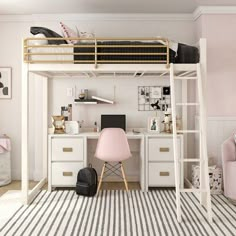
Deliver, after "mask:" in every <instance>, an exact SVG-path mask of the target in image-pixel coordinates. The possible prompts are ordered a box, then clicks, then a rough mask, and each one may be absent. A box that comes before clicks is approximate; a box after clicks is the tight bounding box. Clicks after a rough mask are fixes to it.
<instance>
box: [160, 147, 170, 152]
mask: <svg viewBox="0 0 236 236" xmlns="http://www.w3.org/2000/svg"><path fill="white" fill-rule="evenodd" d="M169 151H170V149H169V148H168V147H161V148H160V152H169Z"/></svg>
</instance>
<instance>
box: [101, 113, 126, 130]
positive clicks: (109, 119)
mask: <svg viewBox="0 0 236 236" xmlns="http://www.w3.org/2000/svg"><path fill="white" fill-rule="evenodd" d="M104 128H121V129H123V130H124V131H126V116H125V115H101V129H104Z"/></svg>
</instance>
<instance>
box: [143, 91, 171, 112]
mask: <svg viewBox="0 0 236 236" xmlns="http://www.w3.org/2000/svg"><path fill="white" fill-rule="evenodd" d="M170 106H171V96H170V86H138V110H139V111H166V110H167V108H170Z"/></svg>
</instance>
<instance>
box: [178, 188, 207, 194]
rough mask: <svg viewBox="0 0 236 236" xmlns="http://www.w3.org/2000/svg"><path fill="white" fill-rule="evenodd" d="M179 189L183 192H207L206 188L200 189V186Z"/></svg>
mask: <svg viewBox="0 0 236 236" xmlns="http://www.w3.org/2000/svg"><path fill="white" fill-rule="evenodd" d="M179 191H180V192H181V193H201V192H207V190H206V189H199V188H182V189H180V190H179Z"/></svg>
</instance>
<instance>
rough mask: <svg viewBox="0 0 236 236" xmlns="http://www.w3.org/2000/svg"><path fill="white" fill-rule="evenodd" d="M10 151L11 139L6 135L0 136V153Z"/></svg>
mask: <svg viewBox="0 0 236 236" xmlns="http://www.w3.org/2000/svg"><path fill="white" fill-rule="evenodd" d="M10 151H11V140H10V139H9V138H8V137H6V136H2V137H0V153H5V152H10Z"/></svg>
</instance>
